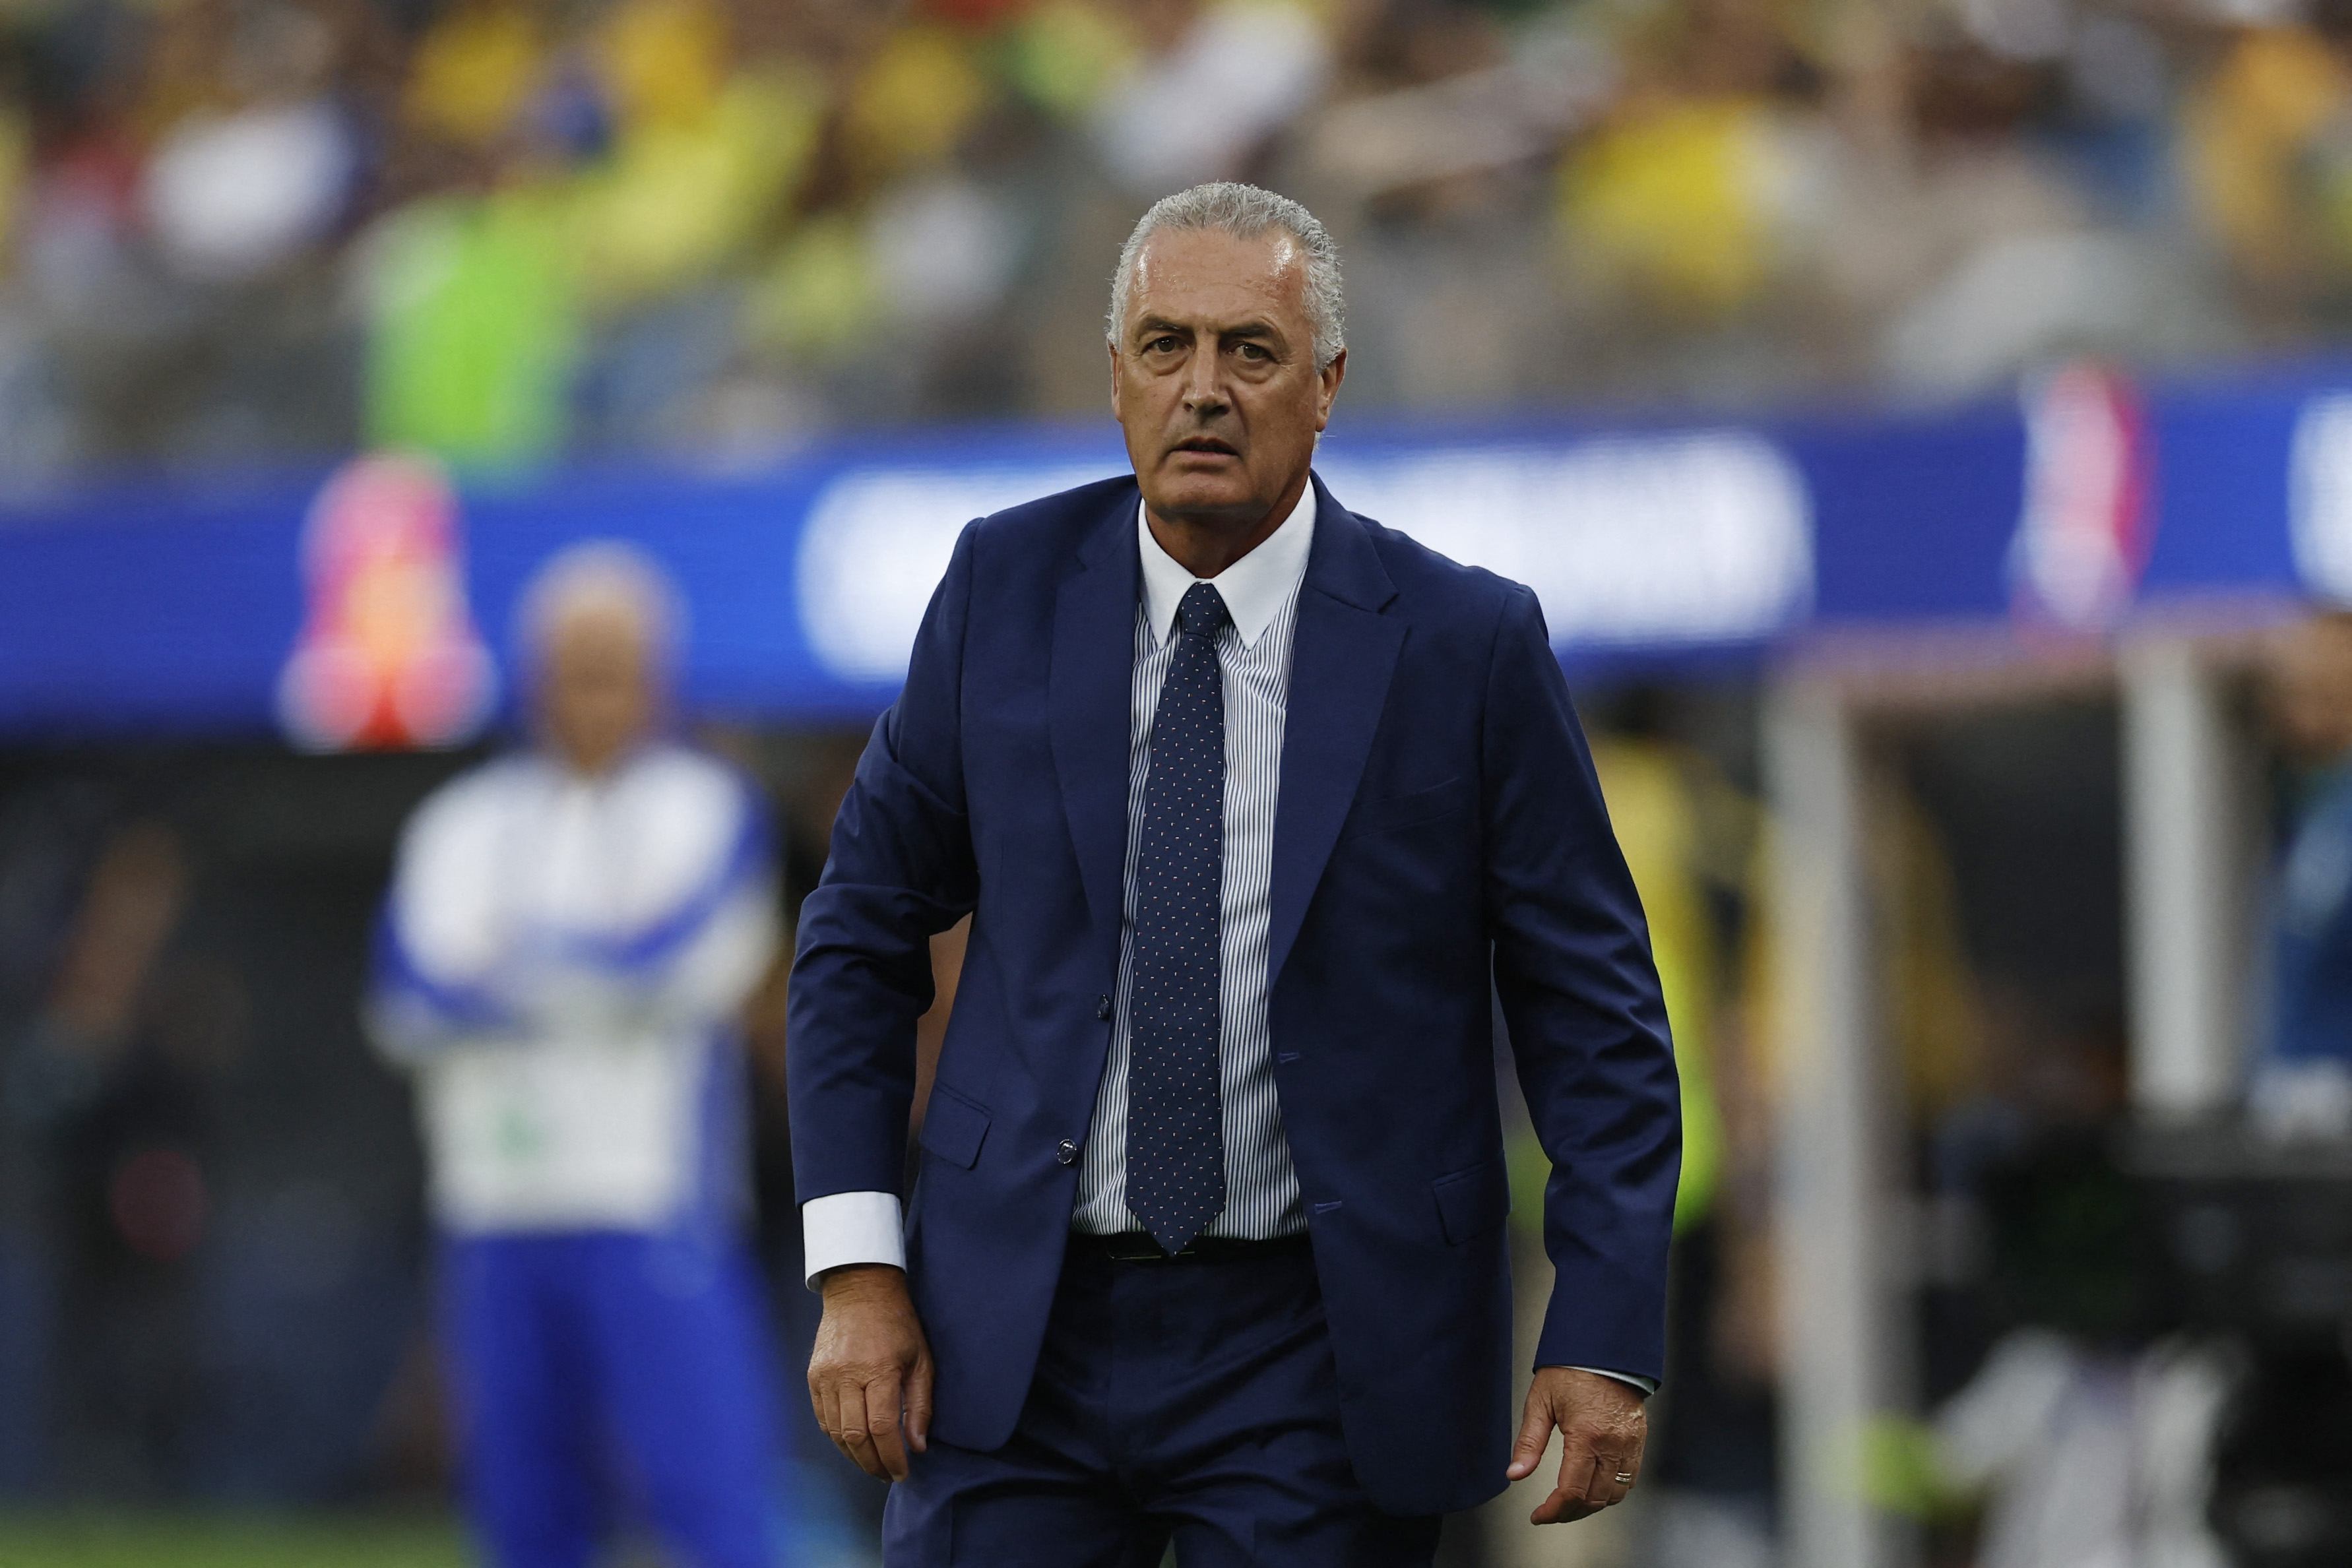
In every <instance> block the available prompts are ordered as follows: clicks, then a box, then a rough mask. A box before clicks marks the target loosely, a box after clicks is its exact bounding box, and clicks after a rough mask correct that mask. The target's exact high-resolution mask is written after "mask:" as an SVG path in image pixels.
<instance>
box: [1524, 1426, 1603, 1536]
mask: <svg viewBox="0 0 2352 1568" xmlns="http://www.w3.org/2000/svg"><path fill="white" fill-rule="evenodd" d="M1561 1447H1562V1449H1563V1452H1562V1453H1561V1455H1560V1461H1559V1481H1558V1483H1557V1484H1555V1485H1554V1486H1553V1487H1552V1489H1551V1495H1550V1496H1549V1497H1548V1498H1546V1499H1544V1500H1543V1501H1541V1502H1539V1503H1538V1504H1536V1511H1534V1512H1533V1513H1531V1514H1529V1515H1528V1520H1529V1521H1531V1522H1533V1523H1536V1524H1564V1523H1567V1522H1569V1521H1573V1520H1579V1519H1586V1518H1590V1517H1591V1515H1593V1514H1596V1513H1599V1512H1600V1511H1601V1505H1600V1504H1599V1503H1596V1502H1594V1501H1592V1500H1591V1498H1590V1496H1589V1495H1588V1494H1589V1493H1590V1491H1591V1487H1592V1467H1593V1457H1592V1450H1591V1448H1586V1447H1585V1446H1583V1445H1582V1444H1580V1443H1575V1442H1570V1441H1566V1440H1563V1442H1562V1445H1561Z"/></svg>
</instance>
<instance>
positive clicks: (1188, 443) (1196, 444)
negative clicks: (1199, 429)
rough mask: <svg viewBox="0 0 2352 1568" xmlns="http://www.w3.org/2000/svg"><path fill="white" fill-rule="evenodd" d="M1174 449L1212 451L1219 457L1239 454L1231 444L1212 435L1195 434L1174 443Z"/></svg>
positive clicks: (1180, 450)
mask: <svg viewBox="0 0 2352 1568" xmlns="http://www.w3.org/2000/svg"><path fill="white" fill-rule="evenodd" d="M1175 450H1177V451H1179V452H1207V453H1213V454H1214V455H1217V456H1219V457H1238V456H1240V455H1241V454H1240V453H1238V452H1235V451H1234V449H1233V448H1232V447H1231V446H1228V445H1226V444H1224V443H1223V442H1222V441H1219V440H1218V439H1217V438H1216V437H1215V436H1213V435H1195V436H1192V437H1190V438H1189V439H1187V440H1183V441H1180V442H1178V443H1177V444H1176V447H1175Z"/></svg>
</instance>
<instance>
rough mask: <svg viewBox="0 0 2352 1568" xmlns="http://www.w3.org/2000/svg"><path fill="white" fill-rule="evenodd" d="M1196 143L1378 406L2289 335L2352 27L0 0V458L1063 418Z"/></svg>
mask: <svg viewBox="0 0 2352 1568" xmlns="http://www.w3.org/2000/svg"><path fill="white" fill-rule="evenodd" d="M1222 175H1238V176H1244V177H1249V178H1254V179H1257V180H1261V181H1264V182H1265V183H1271V184H1273V185H1276V186H1277V187H1279V188H1281V189H1283V190H1285V191H1286V192H1289V193H1292V194H1294V195H1296V196H1297V197H1298V198H1300V199H1301V200H1304V201H1306V202H1307V204H1309V205H1310V206H1312V207H1313V208H1314V209H1315V210H1316V211H1317V212H1318V213H1319V214H1323V216H1324V217H1325V218H1326V219H1327V221H1328V222H1329V224H1330V225H1331V226H1332V228H1333V229H1334V230H1335V232H1337V234H1338V235H1339V238H1340V240H1341V243H1342V246H1343V247H1344V252H1345V255H1346V258H1347V264H1348V267H1349V291H1350V295H1351V298H1352V300H1353V302H1354V305H1355V310H1354V316H1355V328H1356V333H1355V341H1356V342H1357V344H1358V345H1359V346H1360V347H1361V348H1363V349H1364V350H1366V351H1364V352H1362V353H1360V354H1359V355H1358V356H1357V361H1358V364H1357V371H1358V375H1357V385H1356V386H1355V387H1354V388H1352V389H1351V392H1350V399H1351V402H1354V403H1356V404H1358V405H1362V404H1366V403H1372V402H1378V403H1384V404H1389V405H1392V406H1405V407H1423V406H1430V405H1437V404H1458V403H1463V402H1503V401H1507V400H1522V401H1524V400H1528V399H1538V400H1553V399H1560V398H1570V397H1572V398H1574V399H1576V400H1579V401H1585V402H1590V401H1592V400H1595V399H1599V400H1605V401H1638V402H1699V403H1704V404H1708V405H1712V406H1725V405H1734V406H1739V405H1753V404H1756V403H1759V402H1765V401H1768V400H1785V399H1786V398H1788V397H1790V396H1791V395H1797V396H1820V397H1832V398H1833V397H1835V396H1837V395H1838V394H1840V393H1841V392H1849V391H1853V390H1857V389H1871V390H1874V391H1887V390H1892V391H1894V392H1898V393H1902V394H1909V395H1916V396H1919V397H1922V398H1950V397H1955V396H1966V395H1969V394H1975V393H1981V392H1987V391H1989V390H1992V389H1995V388H1998V387H1999V386H2000V385H2001V384H2002V383H2003V382H2004V381H2005V379H2006V378H2007V377H2009V376H2010V375H2011V374H2012V373H2013V372H2014V371H2016V370H2017V369H2018V368H2020V367H2021V366H2022V365H2025V364H2028V363H2031V362H2034V361H2040V360H2042V359H2045V358H2047V357H2049V356H2051V355H2053V354H2054V353H2063V352H2073V351H2084V350H2088V351H2094V352H2098V351H2105V352H2109V353H2112V354H2114V355H2116V356H2117V357H2120V358H2125V359H2127V360H2130V361H2136V362H2138V363H2142V364H2148V363H2154V364H2157V365H2161V364H2164V363H2168V362H2172V361H2179V360H2184V359H2189V358H2196V359H2199V360H2210V359H2211V358H2213V357H2215V356H2217V355H2219V356H2222V357H2228V356H2231V355H2234V354H2238V353H2248V354H2252V353H2258V352H2275V351H2277V350H2280V349H2281V348H2282V347H2285V348H2290V349H2292V348H2294V347H2295V346H2298V345H2301V344H2305V343H2308V342H2312V341H2314V340H2321V339H2325V338H2326V337H2327V336H2329V335H2330V334H2332V333H2333V332H2335V331H2336V329H2337V327H2338V324H2339V323H2340V322H2341V321H2342V320H2343V319H2344V317H2345V314H2346V307H2347V303H2352V11H2347V9H2346V7H2345V6H2344V5H2341V4H2340V3H2338V0H2318V3H2317V4H2315V5H2313V6H2312V7H2311V8H2310V9H2309V11H2308V14H2305V12H2303V11H2300V10H2298V9H2296V8H2295V7H2294V5H2291V4H2288V3H2287V0H1909V3H1906V4H1903V5H1879V4H1864V3H1862V0H1568V3H1554V0H1318V3H1314V4H1306V3H1301V0H1218V3H1203V0H914V3H906V4H898V5H876V4H869V3H866V0H9V3H8V4H7V5H5V7H0V475H5V476H6V479H5V483H6V484H7V485H9V486H15V487H17V488H19V489H23V488H26V487H34V486H39V485H41V484H42V483H44V482H45V481H47V480H54V479H55V478H56V477H57V476H60V475H62V474H65V473H68V472H71V471H74V470H76V469H79V468H82V467H85V466H88V465H108V466H116V465H163V466H167V467H170V466H178V465H184V464H189V463H211V462H217V461H224V460H226V461H232V462H244V463H252V462H265V463H267V462H281V461H287V460H300V459H304V458H308V457H310V456H313V455H320V454H325V453H331V452H336V451H342V450H348V449H350V448H352V446H354V445H358V444H387V443H393V444H415V445H422V446H425V447H428V448H431V449H434V450H437V451H439V452H441V453H443V454H445V455H448V456H450V457H453V458H455V459H457V460H459V461H462V462H468V463H473V464H481V465H502V464H513V463H527V462H530V461H532V460H534V459H540V458H544V457H548V456H551V455H622V454H648V453H651V454H668V455H677V454H684V455H692V456H694V457H696V458H698V459H699V460H705V461H709V460H717V461H721V462H729V461H732V462H755V461H759V460H761V459H762V458H765V457H769V456H772V455H775V454H777V453H779V452H781V451H783V450H787V449H789V448H790V447H791V446H792V445H793V444H795V442H797V441H799V440H801V439H803V437H804V436H805V435H806V434H808V433H809V432H811V431H812V430H814V429H816V428H819V427H822V426H826V425H835V424H841V423H852V424H856V423H870V422H876V421H898V420H904V419H931V418H940V417H969V416H974V415H985V416H997V415H1007V414H1021V413H1048V414H1052V413H1092V412H1093V411H1095V410H1096V408H1097V405H1098V402H1099V400H1100V397H1101V395H1102V391H1101V383H1102V376H1103V371H1102V366H1101V363H1100V355H1101V350H1100V348H1099V346H1098V343H1099V340H1098V338H1097V334H1096V331H1095V329H1094V327H1093V323H1094V321H1095V320H1096V319H1097V317H1098V315H1099V311H1100V299H1101V294H1102V289H1103V285H1104V277H1105V276H1106V274H1107V272H1108V267H1109V262H1110V258H1111V256H1113V254H1114V253H1115V250H1116V246H1117V242H1118V238H1119V237H1120V235H1123V234H1124V233H1125V231H1126V229H1127V227H1128V225H1129V224H1130V223H1131V221H1132V219H1133V216H1134V214H1135V213H1136V212H1137V211H1138V210H1139V209H1140V207H1141V206H1142V205H1143V204H1145V203H1146V202H1148V201H1149V200H1150V199H1151V198H1153V197H1155V196H1157V195H1159V194H1160V193H1164V192H1166V191H1168V190H1170V189H1173V188H1176V187H1179V186H1181V185H1183V184H1185V183H1190V182H1192V181H1195V180H1199V179H1203V178H1210V177H1215V176H1222Z"/></svg>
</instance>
